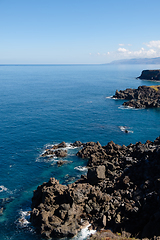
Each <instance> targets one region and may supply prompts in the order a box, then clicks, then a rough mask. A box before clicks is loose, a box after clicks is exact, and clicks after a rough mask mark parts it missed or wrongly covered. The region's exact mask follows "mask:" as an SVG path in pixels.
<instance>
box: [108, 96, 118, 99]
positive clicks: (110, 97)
mask: <svg viewBox="0 0 160 240" xmlns="http://www.w3.org/2000/svg"><path fill="white" fill-rule="evenodd" d="M106 98H107V99H117V98H113V96H108V97H106Z"/></svg>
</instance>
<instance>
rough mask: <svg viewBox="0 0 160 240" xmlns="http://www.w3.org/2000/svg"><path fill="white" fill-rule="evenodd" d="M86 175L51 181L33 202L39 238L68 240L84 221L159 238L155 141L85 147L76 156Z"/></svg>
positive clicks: (159, 151)
mask: <svg viewBox="0 0 160 240" xmlns="http://www.w3.org/2000/svg"><path fill="white" fill-rule="evenodd" d="M77 155H78V156H79V157H83V158H87V159H88V164H87V165H88V168H89V170H88V174H87V176H82V177H81V179H79V180H78V181H76V182H75V183H72V184H69V185H67V186H65V185H61V184H59V182H58V181H57V180H56V179H54V178H51V179H50V180H49V181H48V182H47V183H43V184H42V185H41V186H38V188H37V190H35V191H34V196H33V198H32V212H31V222H32V224H33V225H34V226H35V227H36V229H37V231H38V232H39V233H40V234H41V235H42V237H45V238H50V237H65V236H68V237H72V236H74V235H76V234H77V232H78V231H79V230H80V229H81V228H82V227H83V222H84V221H88V222H90V223H91V224H92V225H93V226H94V227H99V228H101V227H103V228H105V229H108V228H110V229H112V230H113V232H121V231H123V230H125V231H126V232H130V233H131V235H132V236H138V237H139V238H145V237H147V238H150V239H151V238H153V237H154V236H160V137H158V138H157V139H156V140H155V141H154V142H151V141H149V140H148V141H147V142H146V143H145V144H142V143H140V142H137V143H136V144H130V145H128V146H125V145H123V146H120V145H117V144H115V143H114V142H112V141H111V142H109V143H108V144H107V145H106V146H101V144H100V143H99V142H97V143H93V142H90V143H87V144H84V147H83V148H82V149H81V150H80V151H79V152H78V153H77Z"/></svg>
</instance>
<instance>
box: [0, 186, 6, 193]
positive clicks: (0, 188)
mask: <svg viewBox="0 0 160 240" xmlns="http://www.w3.org/2000/svg"><path fill="white" fill-rule="evenodd" d="M6 191H8V188H6V187H5V186H3V185H1V186H0V192H6Z"/></svg>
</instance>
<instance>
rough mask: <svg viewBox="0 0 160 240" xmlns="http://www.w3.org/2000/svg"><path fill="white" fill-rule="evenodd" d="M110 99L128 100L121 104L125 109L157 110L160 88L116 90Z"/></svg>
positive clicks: (144, 87) (159, 101) (141, 87)
mask: <svg viewBox="0 0 160 240" xmlns="http://www.w3.org/2000/svg"><path fill="white" fill-rule="evenodd" d="M112 98H116V99H122V100H128V101H127V102H124V103H123V106H125V107H133V108H159V107H160V86H159V85H157V86H139V87H138V89H132V88H127V89H126V90H124V91H122V90H120V91H118V90H116V92H115V95H114V96H113V97H112Z"/></svg>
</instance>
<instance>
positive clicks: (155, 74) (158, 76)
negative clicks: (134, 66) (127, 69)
mask: <svg viewBox="0 0 160 240" xmlns="http://www.w3.org/2000/svg"><path fill="white" fill-rule="evenodd" d="M138 78H140V79H146V80H154V81H160V69H158V70H143V71H142V73H141V75H140V76H139V77H138Z"/></svg>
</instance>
